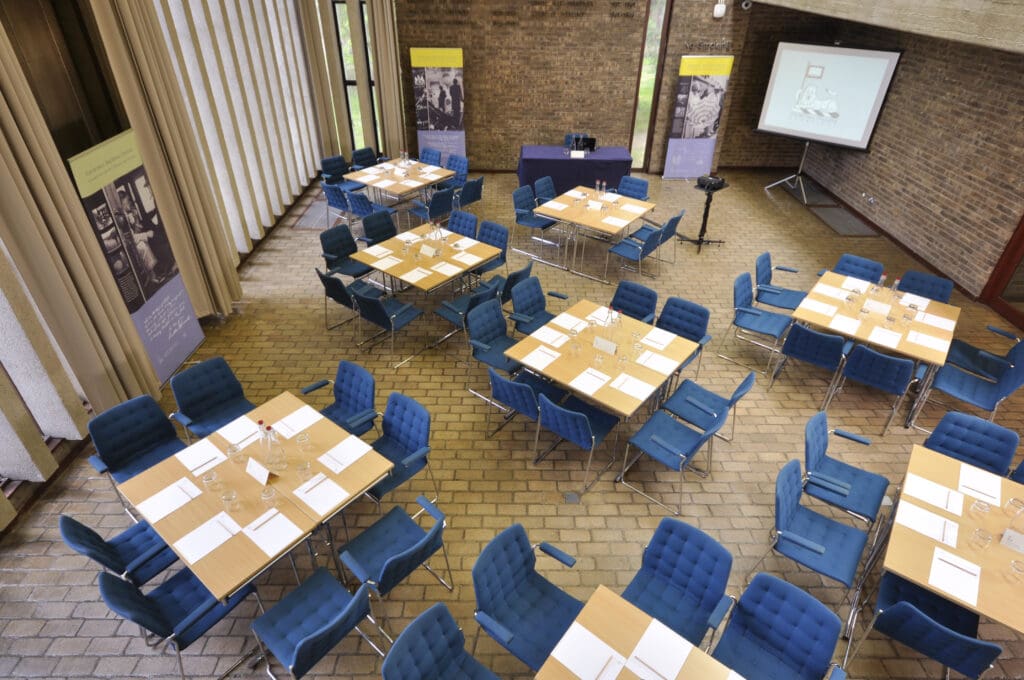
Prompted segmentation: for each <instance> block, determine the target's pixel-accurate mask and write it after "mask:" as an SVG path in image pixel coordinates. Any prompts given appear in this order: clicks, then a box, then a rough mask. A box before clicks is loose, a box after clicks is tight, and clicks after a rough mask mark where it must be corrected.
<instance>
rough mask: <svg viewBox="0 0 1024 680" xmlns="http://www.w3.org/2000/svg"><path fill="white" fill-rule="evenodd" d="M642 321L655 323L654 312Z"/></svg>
mask: <svg viewBox="0 0 1024 680" xmlns="http://www.w3.org/2000/svg"><path fill="white" fill-rule="evenodd" d="M640 320H641V321H643V322H644V323H654V312H651V313H650V314H648V315H647V316H645V317H644V318H642V319H640Z"/></svg>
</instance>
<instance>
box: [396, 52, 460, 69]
mask: <svg viewBox="0 0 1024 680" xmlns="http://www.w3.org/2000/svg"><path fill="white" fill-rule="evenodd" d="M409 57H410V58H411V60H412V66H413V68H422V67H425V66H426V67H440V68H446V67H449V68H462V48H461V47H410V48H409Z"/></svg>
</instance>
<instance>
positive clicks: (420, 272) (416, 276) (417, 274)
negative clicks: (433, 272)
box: [398, 267, 430, 283]
mask: <svg viewBox="0 0 1024 680" xmlns="http://www.w3.org/2000/svg"><path fill="white" fill-rule="evenodd" d="M428 276H430V272H429V271H427V270H426V269H424V268H423V267H416V268H415V269H410V270H409V271H407V272H406V273H404V274H399V276H398V278H400V279H402V280H403V281H405V282H406V283H416V282H417V281H419V280H420V279H425V278H427V277H428Z"/></svg>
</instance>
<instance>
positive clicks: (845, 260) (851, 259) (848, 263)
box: [832, 253, 885, 283]
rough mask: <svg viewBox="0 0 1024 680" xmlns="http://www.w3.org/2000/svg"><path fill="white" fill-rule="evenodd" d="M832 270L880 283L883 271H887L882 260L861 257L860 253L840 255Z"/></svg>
mask: <svg viewBox="0 0 1024 680" xmlns="http://www.w3.org/2000/svg"><path fill="white" fill-rule="evenodd" d="M832 271H833V272H835V273H836V274H844V275H845V276H852V277H853V278H855V279H861V280H863V281H870V282H871V283H878V281H879V280H880V279H881V278H882V273H883V272H884V271H885V267H884V266H883V265H882V263H881V262H875V261H874V260H869V259H868V258H866V257H861V256H860V255H852V254H850V253H843V254H842V255H840V256H839V260H838V261H837V262H836V266H835V268H833V269H832Z"/></svg>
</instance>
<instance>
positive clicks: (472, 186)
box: [455, 175, 484, 210]
mask: <svg viewBox="0 0 1024 680" xmlns="http://www.w3.org/2000/svg"><path fill="white" fill-rule="evenodd" d="M483 197H484V176H483V175H480V176H479V177H477V178H475V179H467V180H466V183H465V184H463V185H462V188H461V189H459V192H458V193H457V194H456V195H455V205H457V206H458V207H459V209H460V210H464V209H465V208H466V206H468V205H472V204H474V203H476V202H478V201H480V200H481V199H482V198H483Z"/></svg>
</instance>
